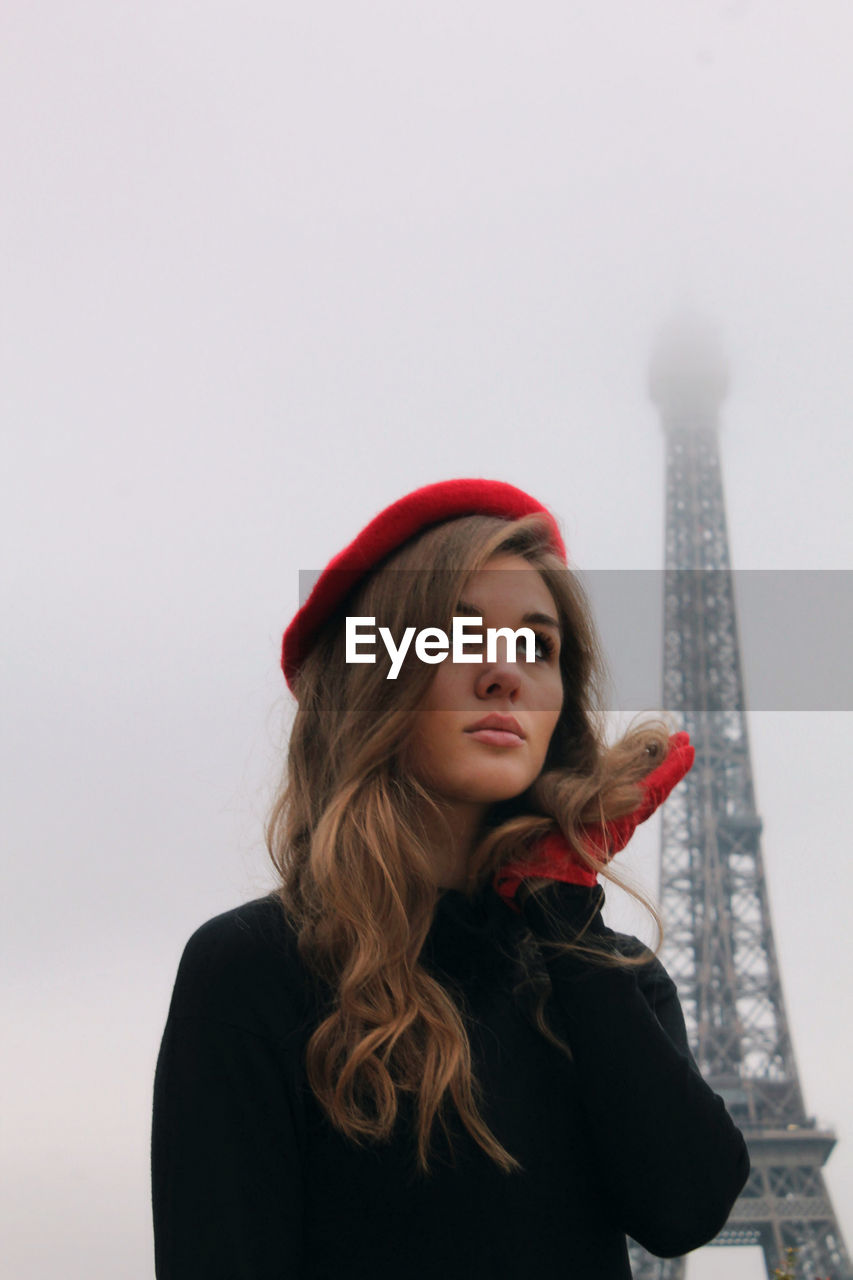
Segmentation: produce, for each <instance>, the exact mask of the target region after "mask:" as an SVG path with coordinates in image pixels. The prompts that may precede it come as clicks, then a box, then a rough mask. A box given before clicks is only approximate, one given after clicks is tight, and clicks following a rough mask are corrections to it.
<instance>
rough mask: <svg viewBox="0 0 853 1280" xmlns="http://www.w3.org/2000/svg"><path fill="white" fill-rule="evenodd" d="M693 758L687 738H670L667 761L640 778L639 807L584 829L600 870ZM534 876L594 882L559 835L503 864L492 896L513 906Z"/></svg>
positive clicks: (678, 735) (545, 838) (679, 735)
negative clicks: (495, 894)
mask: <svg viewBox="0 0 853 1280" xmlns="http://www.w3.org/2000/svg"><path fill="white" fill-rule="evenodd" d="M695 755H696V751H695V748H694V747H692V746H691V745H690V735H689V734H687V733H674V734H673V735H672V737H671V738H670V740H669V751H668V752H667V755H666V757H665V758H664V759H663V760H662V761H661V763H660V764H659V765H658V766H657V768H656V769H652V771H651V773H647V774H646V776H645V777H644V778H641V779H640V783H639V785H640V787H641V788H642V790H643V798H642V800H641V801H640V803H639V805H638V806H637V808H636V809H634V810H633V811H632V812H631V813H626V814H625V816H624V817H622V818H614V819H613V820H612V821H611V822H607V823H605V824H604V827H602V826H601V824H600V823H597V822H596V823H593V824H590V826H587V827H584V828H583V829H582V830H583V835H584V840H585V843H586V847H587V849H588V851H589V852H590V853H591V854H592V856H593V857H594V858H596V859H597V860H598V861H599V862H600V863H601V864H602V865H604V863H606V862H609V861H610V859H611V858H612V857H613V855H614V853H618V852H619V850H620V849H624V848H625V845H626V844H627V843H628V841H629V840H630V839H631V836H632V835H633V834H634V832H635V831H636V829H637V827H638V826H639V825H640V823H641V822H645V820H646V818H650V817H651V815H652V814H653V813H654V811H655V809H657V808H658V806H659V805H661V804H663V802H664V800H665V799H666V798H667V796H668V795H669V793H670V791H672V789H673V787H674V786H675V785H676V783H677V782H680V781H681V779H682V778H683V777H684V775H685V774H686V773H688V772H689V771H690V769H691V768H692V766H693V760H694V758H695ZM536 877H541V878H542V879H546V880H563V881H566V882H567V883H568V884H581V885H589V886H591V885H594V884H595V883H596V882H597V872H596V871H594V870H593V869H592V868H591V867H588V866H586V865H585V864H584V863H582V862H580V861H579V859H578V858H577V856H576V854H575V852H574V850H573V849H572V848H571V846H570V845H569V844H568V842H567V840H566V838H565V836H564V835H563V834H562V832H560V831H555V832H553V833H552V834H551V835H547V836H543V837H542V839H541V840H538V841H537V842H536V844H535V845H534V846H533V848H532V849H531V851H530V854H529V855H528V856H527V857H526V858H524V859H522V860H520V861H518V862H508V863H505V864H504V866H502V867H500V868H499V869H498V870H497V871H496V872H495V877H494V881H493V883H494V887H495V890H496V892H497V893H499V894H500V895H501V897H502V898H503V899H504V901H505V902H507V903H509V904H510V906H513V907H514V906H515V903H514V901H513V899H514V898H515V894H516V891H517V889H518V886H519V885H520V884H521V882H522V880H529V879H532V878H536Z"/></svg>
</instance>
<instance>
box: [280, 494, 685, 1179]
mask: <svg viewBox="0 0 853 1280" xmlns="http://www.w3.org/2000/svg"><path fill="white" fill-rule="evenodd" d="M504 553H512V554H515V555H518V556H521V557H523V558H524V559H525V560H527V561H529V563H530V564H531V566H532V567H534V568H536V569H537V570H538V571H539V573H540V574H541V576H542V578H543V580H544V582H545V584H546V586H547V587H548V589H549V590H550V592H551V594H552V596H553V598H554V602H555V604H556V607H557V611H558V616H559V621H560V624H561V631H562V644H561V649H560V667H561V674H562V682H563V689H564V699H563V706H562V711H561V714H560V718H559V721H558V723H557V726H556V729H555V731H554V734H553V737H552V739H551V743H550V746H549V749H548V753H547V757H546V760H545V764H544V766H543V769H542V772H541V774H540V775H539V777H538V778H537V779H536V781H535V782H534V783H533V785H532V786H531V787H530V788H529V789H528V790H527V791H526V792H525V793H524V795H523V796H520V797H517V798H516V799H515V800H513V801H511V802H508V803H504V804H501V805H496V806H494V807H493V809H492V811H491V812H490V814H489V815H487V822H486V824H485V827H484V831H483V834H482V838H481V840H480V841H479V843H478V845H477V847H476V848H475V849H474V851H473V854H472V857H471V860H470V865H469V882H468V886H467V889H468V891H469V892H474V891H476V890H477V889H478V888H480V887H481V886H482V885H483V884H484V883H485V882H486V881H487V880H488V879H489V878H490V877H491V876H492V875H493V874H494V872H495V870H496V869H497V868H498V867H499V866H501V865H502V864H503V863H504V862H507V861H509V860H510V859H512V858H516V857H518V855H519V854H520V853H523V852H524V850H525V849H526V848H528V847H529V846H530V845H531V844H532V843H533V842H534V841H535V840H536V839H537V838H538V837H539V836H541V835H543V834H545V833H547V832H553V831H555V830H557V829H559V830H561V831H562V832H563V834H564V836H565V837H566V839H567V840H568V841H569V843H570V844H571V845H572V847H573V848H574V849H575V851H576V853H577V856H578V858H579V859H580V860H581V861H584V862H586V863H587V864H590V865H591V858H590V854H589V853H588V852H587V848H586V845H585V843H584V841H583V839H582V827H583V826H584V825H585V824H587V823H590V822H604V821H606V820H608V819H611V818H616V817H619V816H621V815H623V814H625V813H628V812H630V811H631V810H632V809H634V808H635V807H636V805H637V804H638V803H639V800H640V791H639V788H638V785H637V784H638V782H639V780H640V779H641V778H642V777H643V776H644V775H645V774H646V773H648V772H649V770H650V769H651V768H652V767H653V766H654V765H655V764H657V763H659V761H660V760H661V759H662V757H663V755H664V754H665V752H666V742H667V737H668V734H669V732H670V727H669V726H667V725H666V724H664V723H663V722H662V721H660V720H647V721H645V722H643V723H641V724H638V725H635V726H634V727H633V728H631V729H630V730H629V731H628V732H627V733H626V734H625V735H624V736H623V737H622V738H621V739H620V740H619V741H618V742H616V743H615V744H614V745H612V746H608V745H607V744H606V742H605V736H604V733H605V716H604V699H603V694H604V687H605V681H606V668H605V664H604V662H603V658H602V654H601V651H600V647H599V643H598V640H597V637H596V633H595V628H594V625H593V622H592V618H591V614H590V609H589V605H588V603H587V601H586V598H585V595H584V592H583V590H582V588H581V586H580V583H579V582H578V580H577V578H576V577H575V576H574V575H573V574H572V573H571V571H570V570H568V569H567V568H566V566H565V565H564V564H563V563H562V561H561V560H560V559H559V557H558V556H557V555H556V554H555V553H554V552H553V551H552V550H551V549H550V547H549V544H548V535H547V529H546V527H545V526H544V524H543V522H542V520H541V518H540V517H538V516H536V515H532V516H525V517H524V518H523V519H521V520H517V521H512V522H507V521H506V520H503V519H499V518H495V517H491V516H466V517H463V518H460V519H455V520H451V521H447V522H445V523H443V524H440V525H437V526H435V527H433V528H431V529H429V530H427V531H426V532H424V533H422V534H421V535H419V536H418V537H417V538H415V539H413V540H412V541H411V542H409V543H407V544H405V545H404V546H403V547H402V548H400V549H399V550H398V551H396V552H395V553H394V554H393V555H392V556H390V557H389V558H388V559H387V560H386V561H385V562H384V563H383V564H382V565H381V566H380V567H378V568H377V569H376V570H374V571H373V572H372V573H371V574H370V575H369V577H368V578H367V579H366V580H365V581H363V582H362V583H361V584H360V585H359V587H358V588H357V589H356V591H355V592H354V593H353V594H352V595H351V597H350V599H348V600H347V601H346V603H345V607H343V608H342V609H341V610H340V611H339V613H338V614H337V615H336V617H335V618H333V619H331V620H330V621H329V622H328V623H327V624H326V626H325V627H324V629H323V630H322V632H321V633H320V635H319V636H318V638H317V640H316V643H315V644H314V646H313V648H312V649H311V651H310V653H309V654H308V656H307V658H306V659H305V662H304V664H303V666H302V668H301V669H300V672H299V675H298V677H297V682H296V686H295V692H296V695H297V698H298V708H297V711H296V716H295V719H294V723H293V727H292V731H291V735H290V743H289V750H288V759H287V766H286V770H285V776H284V781H283V784H282V787H281V789H280V791H279V793H278V795H277V797H276V800H275V803H274V805H273V808H272V812H271V814H270V817H269V820H268V823H267V828H266V837H267V847H268V850H269V853H270V857H271V859H272V861H273V864H274V866H275V867H276V869H277V871H278V874H279V877H280V885H279V888H278V889H277V891H276V892H277V894H278V897H279V898H280V901H281V903H282V906H283V908H284V910H285V913H286V915H287V916H288V918H289V920H290V922H291V924H292V926H293V928H294V930H295V932H296V935H297V938H298V949H299V953H300V956H301V957H302V959H303V961H304V962H305V963H306V965H307V966H308V968H309V969H310V970H311V971H312V972H313V973H314V974H316V975H317V976H318V977H320V978H321V979H322V980H323V981H324V982H325V983H326V984H327V985H328V987H329V988H330V989H331V991H332V993H333V999H332V1001H331V1002H330V1006H329V1011H328V1013H327V1014H326V1016H325V1017H324V1018H323V1020H322V1021H321V1022H320V1023H319V1025H318V1026H317V1027H316V1029H315V1030H314V1031H313V1034H312V1035H311V1037H310V1039H309V1042H308V1045H307V1050H306V1071H307V1076H308V1081H309V1084H310V1086H311V1088H312V1090H313V1092H314V1094H315V1096H316V1098H317V1099H318V1101H319V1103H320V1105H321V1106H322V1108H323V1109H324V1110H325V1112H326V1114H327V1115H328V1117H329V1119H330V1120H331V1122H332V1124H333V1125H334V1126H335V1127H336V1128H338V1129H339V1130H340V1131H341V1132H342V1133H344V1134H345V1135H346V1136H347V1137H348V1138H349V1139H351V1140H352V1141H353V1142H356V1143H365V1142H370V1141H385V1140H387V1139H389V1138H390V1137H391V1134H392V1132H393V1130H394V1127H395V1124H396V1122H397V1119H398V1115H399V1111H400V1105H401V1102H402V1100H403V1098H404V1097H405V1098H408V1099H409V1100H410V1101H411V1103H412V1105H413V1115H414V1125H415V1137H416V1145H417V1161H418V1165H419V1167H420V1168H421V1169H422V1170H423V1171H424V1172H427V1171H428V1169H429V1150H430V1141H431V1135H432V1133H433V1128H434V1124H435V1123H436V1121H437V1122H438V1123H439V1124H440V1125H441V1126H442V1128H443V1130H444V1133H445V1135H446V1136H447V1137H449V1136H450V1130H449V1126H448V1109H449V1106H450V1104H452V1105H453V1107H454V1108H455V1111H456V1113H457V1115H458V1117H459V1118H460V1120H461V1122H462V1124H463V1125H464V1127H465V1128H466V1129H467V1131H468V1132H469V1134H470V1135H471V1137H472V1138H473V1139H474V1141H475V1142H476V1143H477V1144H478V1145H479V1146H480V1147H481V1148H482V1149H483V1150H484V1151H485V1152H486V1153H487V1154H488V1155H489V1156H490V1157H491V1158H492V1159H493V1160H494V1161H495V1163H496V1164H497V1165H498V1166H499V1167H500V1168H502V1169H503V1170H505V1171H509V1170H513V1169H518V1168H519V1167H520V1166H519V1165H518V1162H517V1161H516V1160H515V1158H514V1157H513V1156H512V1155H511V1154H510V1153H509V1152H508V1151H506V1150H505V1148H504V1147H503V1146H502V1145H501V1143H500V1142H499V1141H498V1140H497V1139H496V1138H495V1136H494V1135H493V1134H492V1132H491V1131H490V1129H489V1128H488V1126H487V1125H486V1123H485V1121H484V1120H483V1118H482V1116H481V1114H480V1109H479V1106H478V1098H479V1090H478V1085H477V1082H476V1079H475V1077H474V1073H473V1070H472V1061H471V1050H470V1044H469V1040H468V1035H467V1032H466V1029H465V1025H464V1022H463V1017H462V1014H461V1011H460V1008H459V1007H458V1004H457V1002H456V1001H455V1000H454V998H453V997H452V995H451V993H450V992H449V991H448V990H447V989H446V988H445V987H444V986H443V985H442V983H441V982H440V981H439V980H438V979H437V978H436V977H435V976H434V975H433V974H431V973H430V972H428V971H427V967H426V966H425V965H424V964H422V963H421V951H422V948H423V946H424V942H425V940H426V937H427V934H428V933H429V930H430V928H431V925H432V922H433V919H434V915H435V908H436V904H437V902H438V898H439V896H440V894H441V892H442V891H441V889H440V888H438V887H437V885H436V883H435V879H434V875H433V874H432V868H431V849H430V845H429V842H428V840H427V837H426V826H425V822H424V815H425V814H426V813H430V812H431V813H432V814H439V813H440V809H439V806H438V804H437V802H436V798H435V797H434V796H432V795H431V794H430V792H429V790H428V789H427V788H426V787H425V786H424V785H423V784H422V783H420V782H419V781H417V780H416V779H415V778H414V777H413V776H412V771H411V770H410V769H406V768H405V767H404V760H405V755H406V747H407V740H408V738H409V735H410V733H411V728H412V723H413V718H414V715H415V713H416V712H417V710H418V708H419V706H420V704H421V700H422V698H423V696H424V694H425V693H426V690H427V688H428V686H429V683H430V681H431V679H432V676H433V674H434V672H433V669H432V668H431V667H430V666H428V665H427V664H425V663H423V662H414V661H411V660H410V661H408V662H404V663H403V666H402V669H401V671H400V673H399V675H398V677H397V679H396V680H389V679H387V678H386V676H387V673H388V670H389V666H390V660H389V659H388V658H387V655H384V654H382V653H381V652H380V651H377V653H376V659H377V660H376V662H375V663H374V664H367V663H364V664H362V663H359V664H348V663H347V662H346V661H345V634H344V626H343V618H344V616H345V615H346V614H350V615H358V616H367V617H373V618H375V619H376V625H377V626H383V625H384V626H388V627H389V628H390V631H391V634H392V635H393V636H395V637H398V636H401V635H402V634H403V632H404V629H405V627H407V626H415V627H416V628H417V629H418V630H421V629H422V628H424V627H428V626H429V627H435V626H441V627H442V628H443V629H444V630H445V631H450V629H451V621H452V618H453V615H454V612H455V610H456V606H457V602H458V600H459V598H460V596H461V594H462V591H463V588H464V585H465V583H466V581H467V579H468V578H469V576H470V575H471V574H472V573H474V572H476V571H478V570H479V569H482V568H484V567H485V566H486V565H487V564H488V562H489V561H490V560H491V559H492V557H493V556H496V555H500V554H504ZM596 869H597V867H596ZM601 874H602V875H603V876H605V877H606V878H609V879H612V880H617V881H618V875H617V874H616V873H615V872H614V871H613V870H612V869H611V867H607V868H605V869H604V870H603V871H602V873H601ZM620 883H622V882H621V881H620ZM543 884H544V882H539V883H538V884H537V883H533V884H532V886H531V888H532V891H534V892H536V891H537V889H539V888H541V887H542V885H543ZM623 887H625V888H627V889H628V892H631V893H633V894H634V896H635V897H638V898H640V899H641V900H642V901H643V902H644V904H645V905H646V906H647V907H648V908H649V910H650V911H651V912H652V914H653V915H654V917H655V919H656V921H657V923H658V929H660V921H659V918H658V916H657V913H656V912H655V910H654V908H653V906H652V905H651V903H650V902H649V901H648V900H647V899H645V898H644V897H643V895H641V894H639V893H638V892H637V891H636V890H635V889H632V888H631V886H630V885H623ZM528 942H530V943H531V944H532V945H531V946H530V947H528V948H527V950H526V954H527V961H524V960H522V966H521V967H522V971H523V972H525V965H527V967H528V972H527V979H529V982H530V985H531V988H537V984H538V990H539V996H538V1003H537V1007H536V1013H535V1021H536V1024H537V1026H539V1028H540V1030H541V1031H542V1033H543V1034H544V1035H546V1036H548V1038H549V1039H551V1040H552V1041H554V1042H555V1043H556V1044H558V1045H559V1047H560V1048H562V1049H564V1050H565V1051H566V1052H569V1051H568V1047H567V1046H566V1045H565V1044H563V1042H562V1041H561V1040H560V1038H559V1036H558V1035H557V1034H556V1032H554V1031H553V1029H552V1028H551V1026H550V1024H549V1023H548V1021H547V1018H546V1017H545V1005H546V1001H547V997H548V994H549V992H548V983H547V977H545V978H544V981H543V979H542V975H543V973H544V966H543V965H541V964H540V965H539V966H538V978H537V973H536V966H535V964H534V963H532V961H531V959H530V957H531V955H533V954H534V952H535V944H533V939H532V935H529V936H528ZM575 945H577V946H584V943H583V941H582V940H581V941H579V942H577V943H576V944H575ZM524 950H525V949H524V948H522V951H524ZM611 960H612V957H611ZM628 963H630V961H628ZM522 985H524V983H523V982H522Z"/></svg>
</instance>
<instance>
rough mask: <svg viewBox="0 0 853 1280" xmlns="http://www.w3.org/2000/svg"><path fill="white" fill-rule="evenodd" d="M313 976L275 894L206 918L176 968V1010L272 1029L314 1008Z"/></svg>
mask: <svg viewBox="0 0 853 1280" xmlns="http://www.w3.org/2000/svg"><path fill="white" fill-rule="evenodd" d="M315 999H316V989H315V982H314V980H313V979H312V977H311V975H310V973H309V972H308V970H307V968H306V967H305V964H304V963H303V961H302V960H301V958H300V956H299V952H298V948H297V937H296V932H295V930H294V928H293V925H292V924H291V922H290V921H289V920H288V918H287V916H286V914H285V911H284V907H283V906H282V903H281V901H280V900H279V898H278V897H277V896H276V894H274V893H271V894H268V895H267V896H266V897H263V898H255V899H253V900H252V901H251V902H245V903H243V904H242V905H241V906H239V907H233V908H232V909H231V910H230V911H224V912H222V913H221V914H219V915H217V916H214V917H213V918H212V919H210V920H207V921H205V923H204V924H202V925H200V926H199V928H197V929H196V930H195V932H194V933H193V934H192V935H191V937H190V938H189V940H188V942H187V944H186V946H185V947H184V950H183V954H182V956H181V961H180V964H179V966H178V975H177V978H176V981H175V987H174V991H173V995H172V1005H171V1016H173V1017H204V1018H212V1019H215V1020H216V1021H220V1022H228V1023H231V1024H232V1025H235V1026H239V1027H243V1028H244V1029H246V1030H250V1031H253V1032H256V1033H258V1034H263V1035H268V1034H270V1030H271V1028H281V1027H282V1026H283V1025H287V1026H290V1027H294V1026H296V1025H298V1024H301V1023H302V1021H303V1020H304V1019H305V1018H307V1017H309V1016H310V1014H311V1013H312V1011H313V1007H314V1002H315Z"/></svg>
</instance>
